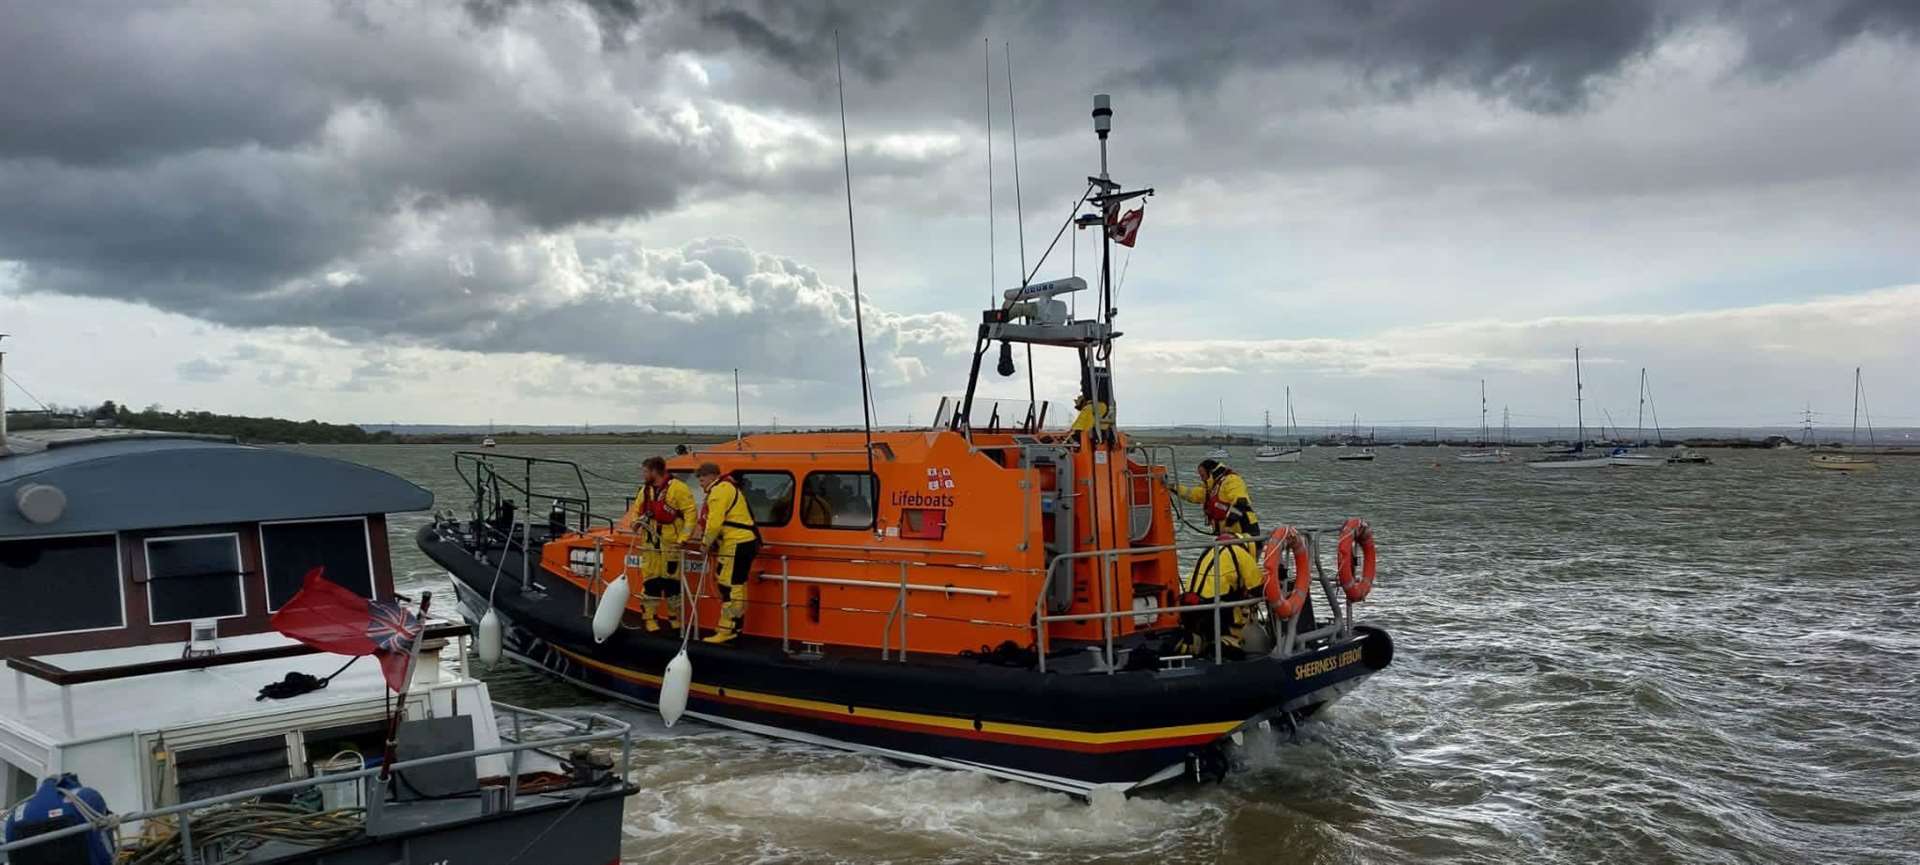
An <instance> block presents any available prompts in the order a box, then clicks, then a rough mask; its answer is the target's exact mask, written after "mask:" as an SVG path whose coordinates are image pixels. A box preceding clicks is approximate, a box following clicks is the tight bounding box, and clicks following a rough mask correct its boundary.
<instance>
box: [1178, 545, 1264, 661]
mask: <svg viewBox="0 0 1920 865" xmlns="http://www.w3.org/2000/svg"><path fill="white" fill-rule="evenodd" d="M1228 537H1231V536H1225V537H1223V538H1222V540H1226V539H1227V538H1228ZM1264 579H1265V574H1263V573H1261V571H1260V562H1259V560H1258V559H1256V558H1255V555H1254V551H1253V548H1252V546H1251V545H1248V544H1235V545H1233V546H1230V547H1214V548H1212V549H1210V550H1207V551H1206V552H1204V553H1202V554H1201V555H1200V560H1199V561H1197V562H1194V565H1193V572H1192V573H1190V574H1188V575H1187V578H1186V580H1185V581H1184V582H1183V583H1182V585H1181V589H1182V590H1183V595H1182V597H1181V599H1180V605H1181V606H1191V605H1195V604H1204V603H1209V602H1212V601H1222V600H1223V601H1243V600H1247V599H1250V598H1257V597H1260V585H1261V583H1262V582H1263V581H1264ZM1219 613H1220V646H1221V648H1222V649H1223V650H1224V651H1223V654H1225V655H1226V656H1227V657H1242V656H1243V655H1244V653H1243V651H1242V649H1241V638H1242V636H1243V634H1244V633H1245V631H1246V629H1247V624H1248V623H1249V622H1251V621H1253V606H1251V605H1247V606H1239V607H1234V608H1232V609H1226V610H1220V611H1219ZM1213 616H1214V611H1213V610H1192V611H1189V612H1185V613H1181V614H1180V627H1181V628H1182V629H1183V630H1185V631H1186V635H1185V637H1184V638H1182V639H1181V641H1180V644H1179V648H1178V651H1179V652H1181V653H1182V654H1188V655H1195V656H1199V655H1203V654H1204V655H1211V653H1212V650H1213V622H1214V618H1213Z"/></svg>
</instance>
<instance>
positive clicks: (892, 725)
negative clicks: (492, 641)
mask: <svg viewBox="0 0 1920 865" xmlns="http://www.w3.org/2000/svg"><path fill="white" fill-rule="evenodd" d="M554 650H555V651H557V652H559V653H560V654H562V655H564V656H566V657H567V658H568V659H569V660H572V661H573V662H575V663H577V664H580V665H582V666H585V667H589V668H592V669H594V670H596V671H598V672H601V673H604V674H606V675H609V676H612V677H614V678H617V679H621V680H624V681H627V682H632V683H635V684H641V685H646V686H648V687H652V688H658V687H659V686H660V677H659V676H654V675H649V674H647V673H641V672H638V671H635V670H629V669H627V668H625V667H619V666H615V665H613V664H609V663H606V662H605V661H598V660H595V659H593V658H589V657H586V656H585V655H581V654H579V653H576V652H570V651H567V650H566V649H561V648H559V647H557V646H556V647H554ZM693 692H694V693H695V694H698V695H699V696H700V697H701V698H702V699H707V700H713V701H715V702H720V703H727V704H730V705H735V706H742V707H746V708H750V709H755V710H758V711H763V712H775V713H778V714H783V715H793V716H796V717H804V718H814V719H817V720H822V721H831V722H834V723H839V724H851V725H856V726H862V727H878V728H882V729H888V730H901V731H905V732H910V733H922V734H928V735H935V736H946V737H949V738H955V739H969V740H973V741H982V742H1000V743H1004V744H1010V745H1024V746H1027V747H1034V748H1050V749H1053V750H1059V751H1076V752H1081V753H1091V754H1104V753H1113V752H1120V751H1141V750H1152V749H1156V748H1170V747H1179V746H1183V745H1204V744H1206V743H1208V742H1211V741H1213V740H1215V739H1218V738H1220V737H1221V736H1223V735H1225V734H1227V733H1230V732H1232V731H1233V730H1234V728H1236V727H1238V726H1240V725H1239V722H1236V721H1224V722H1215V723H1211V724H1186V725H1182V726H1177V727H1150V728H1145V729H1138V730H1111V731H1103V732H1088V731H1084V730H1062V729H1056V728H1052V727H1035V726H1029V725H1025V724H1003V723H999V722H982V723H980V724H979V725H978V728H977V729H976V725H975V722H974V721H973V720H972V719H970V718H955V717H952V716H948V715H924V714H920V713H916V712H900V711H895V710H892V709H875V708H868V707H863V706H847V705H839V704H834V703H826V702H821V701H818V700H804V699H798V698H794V697H784V696H780V695H778V694H764V693H758V692H753V691H741V690H737V689H734V688H720V687H717V686H714V685H703V684H701V683H699V682H695V683H694V684H693Z"/></svg>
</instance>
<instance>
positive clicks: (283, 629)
mask: <svg viewBox="0 0 1920 865" xmlns="http://www.w3.org/2000/svg"><path fill="white" fill-rule="evenodd" d="M325 570H326V569H325V568H314V569H313V570H311V571H308V572H307V575H306V576H305V577H303V578H302V579H301V581H300V591H298V592H295V593H294V594H293V599H292V600H289V601H287V605H286V606H284V607H281V608H280V611H279V612H276V613H274V614H273V629H274V630H276V631H279V632H280V633H282V634H286V635H287V636H289V637H292V638H294V639H296V640H299V641H300V642H302V643H305V644H306V645H309V646H312V647H314V648H316V649H319V650H320V651H322V652H333V653H334V654H337V655H373V656H375V657H378V658H379V659H380V671H381V672H382V673H385V674H386V677H387V687H389V688H392V689H393V690H395V691H402V690H404V688H403V685H405V683H406V681H407V666H408V659H409V658H410V657H411V656H412V653H413V640H414V637H415V636H416V635H417V634H419V632H420V617H419V616H416V615H414V614H413V613H411V612H409V611H408V610H407V609H406V608H405V607H402V606H400V604H399V603H398V602H397V601H368V600H367V599H366V598H363V597H360V596H359V595H356V594H354V593H353V592H351V591H348V590H347V589H346V588H345V587H343V586H341V585H340V584H339V583H336V582H334V581H332V580H329V579H327V578H326V575H325V573H324V572H325Z"/></svg>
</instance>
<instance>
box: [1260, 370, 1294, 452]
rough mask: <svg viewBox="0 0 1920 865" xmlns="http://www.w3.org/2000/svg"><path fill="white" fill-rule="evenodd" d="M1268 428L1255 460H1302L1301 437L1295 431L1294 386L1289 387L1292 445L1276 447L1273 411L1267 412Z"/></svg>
mask: <svg viewBox="0 0 1920 865" xmlns="http://www.w3.org/2000/svg"><path fill="white" fill-rule="evenodd" d="M1265 426H1266V428H1265V430H1264V431H1263V434H1262V436H1261V439H1260V441H1261V444H1260V449H1259V450H1257V451H1254V454H1253V461H1254V462H1257V463H1297V462H1299V461H1300V437H1299V434H1298V433H1296V432H1295V431H1294V429H1295V428H1294V424H1293V387H1292V386H1288V387H1287V436H1288V438H1291V439H1292V440H1293V445H1292V446H1291V447H1285V448H1282V447H1276V446H1274V444H1273V413H1272V412H1268V413H1267V420H1266V425H1265Z"/></svg>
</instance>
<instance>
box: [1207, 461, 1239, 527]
mask: <svg viewBox="0 0 1920 865" xmlns="http://www.w3.org/2000/svg"><path fill="white" fill-rule="evenodd" d="M1232 474H1233V470H1232V469H1222V470H1218V471H1215V472H1214V475H1213V480H1214V484H1213V485H1212V486H1210V487H1207V500H1206V501H1205V502H1203V503H1202V504H1201V505H1200V507H1201V509H1202V510H1203V511H1204V512H1205V513H1206V515H1207V521H1208V522H1210V523H1213V524H1214V525H1219V524H1221V523H1224V522H1226V521H1227V517H1230V516H1232V515H1233V503H1232V502H1229V501H1226V500H1224V499H1222V498H1220V490H1221V489H1222V488H1224V487H1226V485H1227V478H1228V476H1230V475H1232Z"/></svg>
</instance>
